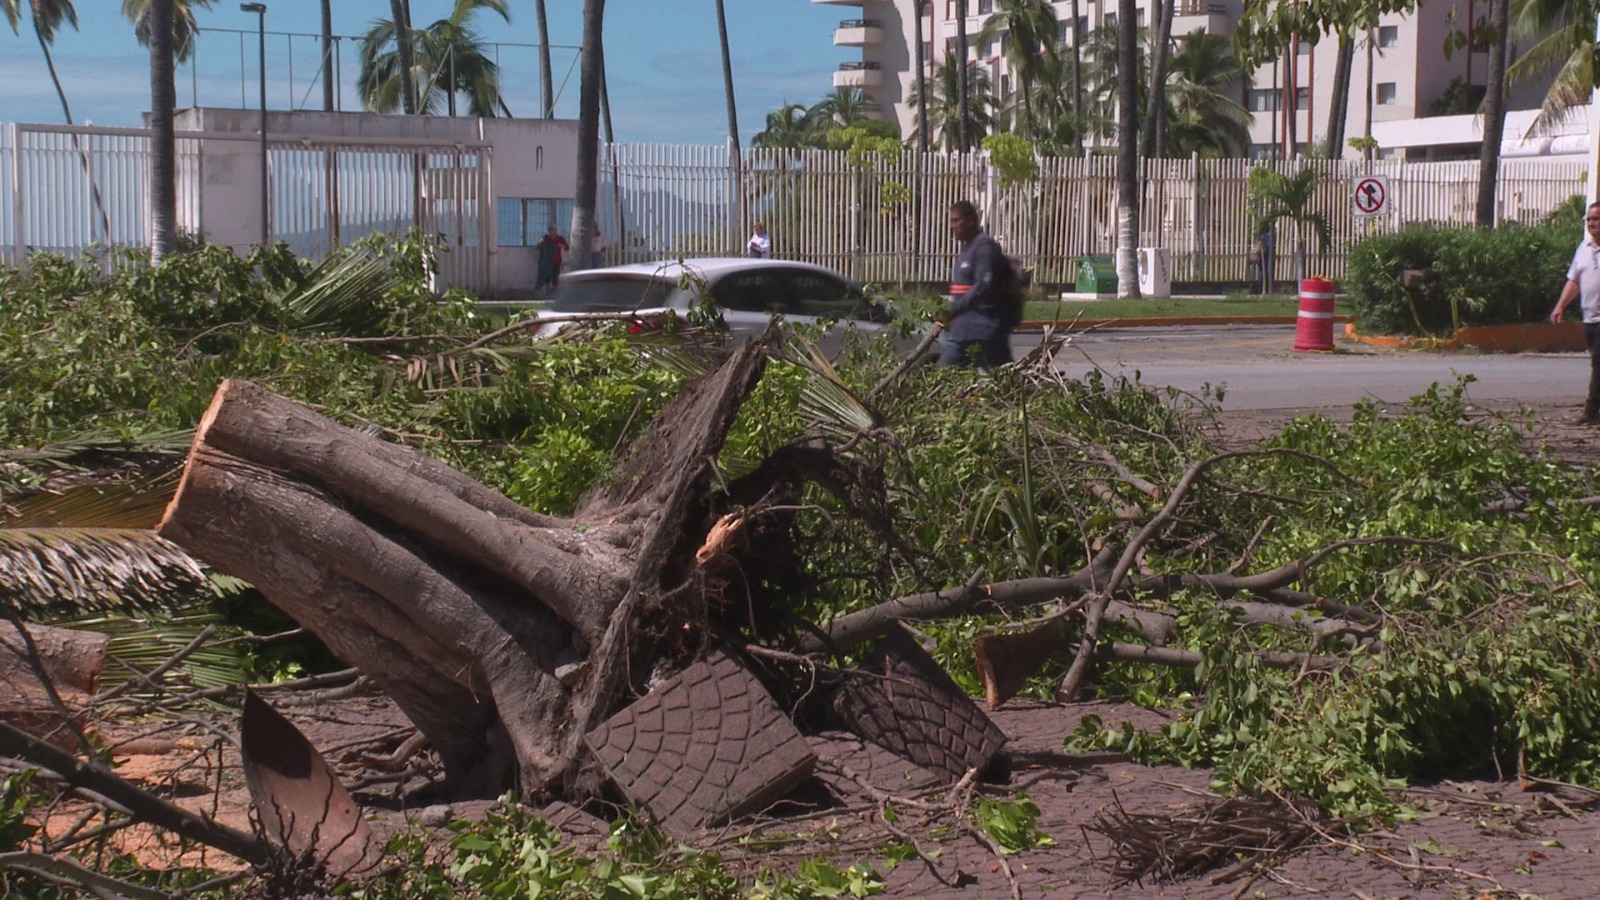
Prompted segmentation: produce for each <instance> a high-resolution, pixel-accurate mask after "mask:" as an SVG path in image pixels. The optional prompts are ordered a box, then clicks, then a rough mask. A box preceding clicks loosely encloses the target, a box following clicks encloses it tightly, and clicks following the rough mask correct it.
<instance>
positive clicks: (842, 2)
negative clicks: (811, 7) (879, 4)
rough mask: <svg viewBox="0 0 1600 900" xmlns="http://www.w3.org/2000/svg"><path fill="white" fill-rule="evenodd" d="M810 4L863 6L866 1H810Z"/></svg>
mask: <svg viewBox="0 0 1600 900" xmlns="http://www.w3.org/2000/svg"><path fill="white" fill-rule="evenodd" d="M811 2H812V3H825V4H828V5H830V6H865V5H866V2H867V0H811Z"/></svg>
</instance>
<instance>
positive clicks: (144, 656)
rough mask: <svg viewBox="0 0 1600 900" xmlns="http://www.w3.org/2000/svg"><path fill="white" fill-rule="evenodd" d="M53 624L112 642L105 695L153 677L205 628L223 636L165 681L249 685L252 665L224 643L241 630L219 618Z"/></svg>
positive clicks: (191, 615) (188, 614)
mask: <svg viewBox="0 0 1600 900" xmlns="http://www.w3.org/2000/svg"><path fill="white" fill-rule="evenodd" d="M52 624H54V625H57V626H59V627H62V628H76V629H79V630H82V631H94V632H98V633H100V634H104V635H106V636H107V637H108V638H110V640H109V641H108V642H107V644H106V656H107V657H108V658H109V659H112V660H115V662H110V663H108V664H107V665H106V666H105V667H104V668H103V669H102V671H101V674H100V689H101V690H102V691H107V690H111V689H114V688H116V687H118V686H119V685H121V684H122V683H123V682H125V681H128V680H130V679H132V678H134V677H135V673H136V672H139V673H143V672H149V671H150V670H152V669H154V668H156V667H157V666H160V665H161V664H162V663H164V662H166V661H167V660H168V659H169V658H171V657H172V655H173V654H175V653H177V652H178V651H179V650H181V649H183V648H184V647H186V646H188V644H189V643H190V642H191V641H193V640H194V639H195V638H197V637H199V636H200V634H201V633H202V632H203V631H205V629H207V628H217V629H219V634H218V635H217V636H215V637H213V638H212V639H211V640H209V641H207V642H206V643H204V644H202V645H201V646H200V647H198V648H196V649H195V650H193V651H192V652H190V653H189V655H187V656H185V657H184V658H183V661H182V662H181V663H179V664H178V666H177V667H176V668H175V669H173V670H172V671H170V672H169V673H167V676H166V677H167V679H169V680H172V679H174V678H176V679H178V680H180V681H183V682H187V683H188V684H190V685H192V686H194V687H197V688H210V687H225V686H227V685H235V684H243V683H245V682H248V681H249V680H250V671H249V669H250V666H249V660H248V659H247V657H246V654H245V652H244V651H243V650H242V649H241V645H240V644H239V643H237V642H235V643H226V642H225V638H226V636H228V635H229V634H231V633H233V632H236V631H237V629H230V628H229V627H228V626H227V623H226V620H225V619H224V617H223V616H222V615H221V614H220V613H216V612H192V611H180V612H179V613H178V614H176V615H173V616H170V617H165V616H142V617H130V616H90V617H80V618H73V619H65V620H59V621H56V622H54V623H52ZM131 695H132V696H135V697H137V696H141V692H140V691H138V690H135V691H133V692H132V694H131Z"/></svg>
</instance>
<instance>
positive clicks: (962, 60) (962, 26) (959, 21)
mask: <svg viewBox="0 0 1600 900" xmlns="http://www.w3.org/2000/svg"><path fill="white" fill-rule="evenodd" d="M956 62H957V63H959V64H960V65H961V69H960V70H959V71H958V72H957V73H956V75H957V82H958V84H959V85H960V88H961V89H960V91H959V92H958V93H959V94H960V95H961V96H960V99H959V100H958V101H957V102H956V115H958V116H960V117H961V121H960V122H959V123H958V125H959V127H958V128H957V130H956V133H957V135H958V136H959V137H960V139H961V152H962V153H965V152H967V151H968V150H969V149H971V148H972V144H971V135H969V134H968V130H969V129H968V127H967V102H968V86H967V0H956Z"/></svg>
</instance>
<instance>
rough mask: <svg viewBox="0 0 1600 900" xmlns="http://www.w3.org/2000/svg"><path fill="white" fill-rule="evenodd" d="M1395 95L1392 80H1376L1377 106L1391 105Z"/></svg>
mask: <svg viewBox="0 0 1600 900" xmlns="http://www.w3.org/2000/svg"><path fill="white" fill-rule="evenodd" d="M1395 96H1396V91H1395V87H1394V82H1392V81H1380V82H1378V105H1379V106H1393V105H1394V103H1395Z"/></svg>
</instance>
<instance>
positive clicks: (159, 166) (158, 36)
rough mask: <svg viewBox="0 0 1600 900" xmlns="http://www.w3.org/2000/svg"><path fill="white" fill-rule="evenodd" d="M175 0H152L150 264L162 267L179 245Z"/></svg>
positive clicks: (154, 266)
mask: <svg viewBox="0 0 1600 900" xmlns="http://www.w3.org/2000/svg"><path fill="white" fill-rule="evenodd" d="M172 3H173V0H150V130H151V132H153V134H152V135H151V138H150V265H151V266H152V267H153V268H159V267H160V266H161V264H162V262H164V261H165V260H166V258H167V257H168V256H171V255H172V251H173V250H174V249H175V248H176V247H177V235H178V181H177V178H178V175H177V168H176V166H177V162H176V158H177V138H176V136H175V135H174V133H173V130H172V128H173V123H172V117H173V109H174V107H176V106H177V103H178V100H177V92H178V88H177V84H176V82H174V81H173V66H174V63H173V58H172V52H173V48H172Z"/></svg>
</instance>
